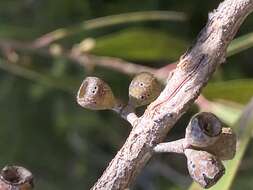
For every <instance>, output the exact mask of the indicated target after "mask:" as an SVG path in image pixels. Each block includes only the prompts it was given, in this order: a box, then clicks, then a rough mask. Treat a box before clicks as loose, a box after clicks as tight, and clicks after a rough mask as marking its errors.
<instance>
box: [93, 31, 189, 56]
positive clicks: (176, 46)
mask: <svg viewBox="0 0 253 190" xmlns="http://www.w3.org/2000/svg"><path fill="white" fill-rule="evenodd" d="M187 46H188V43H187V42H185V41H184V40H181V39H179V38H177V37H175V36H172V35H170V34H168V33H165V32H161V31H159V30H154V29H147V28H129V29H125V30H122V31H120V32H116V33H113V34H109V35H107V36H103V37H100V38H97V41H96V46H95V48H94V49H93V50H92V53H94V54H97V55H106V56H112V57H120V58H123V59H128V60H148V61H155V60H156V61H157V60H176V59H177V58H178V57H179V56H180V55H181V54H182V53H183V52H184V50H185V49H186V48H187Z"/></svg>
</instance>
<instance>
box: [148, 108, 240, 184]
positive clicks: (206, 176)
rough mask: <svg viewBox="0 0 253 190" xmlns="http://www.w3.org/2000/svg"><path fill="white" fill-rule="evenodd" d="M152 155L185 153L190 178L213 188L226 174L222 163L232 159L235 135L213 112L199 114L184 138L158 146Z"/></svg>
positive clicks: (193, 118) (194, 117) (192, 121)
mask: <svg viewBox="0 0 253 190" xmlns="http://www.w3.org/2000/svg"><path fill="white" fill-rule="evenodd" d="M153 150H154V152H156V153H164V152H174V153H180V154H185V156H186V157H187V167H188V170H189V174H190V176H191V177H192V179H193V180H194V181H195V182H197V183H198V184H199V185H201V187H203V188H209V187H211V186H213V185H214V184H215V183H216V182H217V181H218V180H219V179H220V178H221V177H222V176H223V174H224V173H225V168H224V166H223V164H222V160H230V159H233V157H234V156H235V152H236V135H235V133H234V132H233V131H232V129H230V128H225V127H223V128H222V123H221V121H220V120H219V119H218V118H217V117H216V116H215V115H214V114H212V113H209V112H201V113H198V114H196V115H194V116H193V117H192V119H191V120H190V122H189V124H188V126H187V128H186V134H185V138H183V139H179V140H176V141H172V142H167V143H160V144H158V145H157V146H155V147H154V149H153Z"/></svg>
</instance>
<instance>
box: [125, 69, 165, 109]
mask: <svg viewBox="0 0 253 190" xmlns="http://www.w3.org/2000/svg"><path fill="white" fill-rule="evenodd" d="M160 92H161V84H160V83H159V82H158V81H157V79H156V78H155V77H154V75H152V74H151V73H148V72H142V73H139V74H138V75H136V76H135V77H134V78H133V80H132V82H131V84H130V85H129V104H131V105H132V106H134V107H139V106H143V105H147V104H149V103H151V102H152V101H153V100H155V99H156V98H157V97H158V95H159V94H160Z"/></svg>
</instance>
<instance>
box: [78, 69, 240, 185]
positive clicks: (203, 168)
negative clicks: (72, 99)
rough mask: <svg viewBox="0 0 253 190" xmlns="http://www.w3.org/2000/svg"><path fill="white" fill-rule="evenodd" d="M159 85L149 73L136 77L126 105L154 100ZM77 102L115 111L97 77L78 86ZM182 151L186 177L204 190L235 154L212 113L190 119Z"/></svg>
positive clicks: (228, 136)
mask: <svg viewBox="0 0 253 190" xmlns="http://www.w3.org/2000/svg"><path fill="white" fill-rule="evenodd" d="M161 89H162V88H161V84H160V83H159V82H158V80H157V79H156V78H155V77H154V76H153V75H152V74H150V73H147V72H143V73H140V74H138V75H136V76H135V77H134V78H133V80H132V81H131V83H130V85H129V101H128V105H130V106H132V107H134V108H136V107H140V106H143V105H147V104H149V103H151V102H152V101H153V100H155V99H156V98H157V97H158V95H159V94H160V92H161ZM77 102H78V104H79V105H81V106H82V107H84V108H87V109H92V110H104V109H112V110H113V109H115V108H116V107H118V106H119V101H118V100H117V99H116V98H115V96H114V94H113V92H112V90H111V88H110V86H109V85H108V84H107V83H106V82H104V81H103V80H101V79H99V78H97V77H87V78H86V79H84V81H83V82H82V84H81V86H80V88H79V90H78V93H77ZM185 142H186V146H185V150H184V154H185V156H186V157H187V165H188V170H189V174H190V176H191V177H192V178H193V180H194V181H196V182H197V183H198V184H200V185H201V186H202V187H204V188H209V187H211V186H212V185H214V184H215V183H216V182H217V181H218V180H219V179H220V178H221V177H222V175H223V174H224V172H225V168H224V166H223V164H222V160H229V159H232V158H233V157H234V155H235V150H236V136H235V134H234V133H233V132H232V130H231V129H230V128H224V127H222V123H221V122H220V120H219V119H218V118H217V117H216V116H215V115H214V114H212V113H208V112H201V113H199V114H196V115H195V116H193V117H192V119H191V121H190V122H189V124H188V126H187V128H186V134H185Z"/></svg>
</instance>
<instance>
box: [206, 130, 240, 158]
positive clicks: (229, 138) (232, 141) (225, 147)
mask: <svg viewBox="0 0 253 190" xmlns="http://www.w3.org/2000/svg"><path fill="white" fill-rule="evenodd" d="M236 142H237V138H236V134H235V133H234V132H233V130H232V129H231V128H225V127H223V128H222V133H221V136H220V138H219V139H218V140H217V141H216V142H215V143H214V144H213V145H212V146H210V147H208V149H207V151H208V152H211V153H213V154H215V156H217V157H219V158H220V159H221V160H231V159H233V158H234V156H235V153H236Z"/></svg>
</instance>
